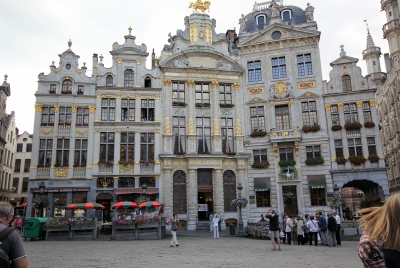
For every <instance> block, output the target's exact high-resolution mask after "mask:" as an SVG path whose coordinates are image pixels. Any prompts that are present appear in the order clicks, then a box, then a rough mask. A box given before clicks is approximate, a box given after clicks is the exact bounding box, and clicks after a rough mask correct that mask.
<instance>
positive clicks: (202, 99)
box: [196, 84, 210, 107]
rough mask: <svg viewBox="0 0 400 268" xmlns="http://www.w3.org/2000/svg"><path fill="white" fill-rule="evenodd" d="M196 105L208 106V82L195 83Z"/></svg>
mask: <svg viewBox="0 0 400 268" xmlns="http://www.w3.org/2000/svg"><path fill="white" fill-rule="evenodd" d="M196 106H197V107H209V106H210V86H209V85H208V84H196Z"/></svg>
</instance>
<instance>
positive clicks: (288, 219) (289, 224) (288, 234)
mask: <svg viewBox="0 0 400 268" xmlns="http://www.w3.org/2000/svg"><path fill="white" fill-rule="evenodd" d="M292 230H293V220H292V219H291V216H289V215H286V229H285V233H286V237H287V241H288V245H291V244H292Z"/></svg>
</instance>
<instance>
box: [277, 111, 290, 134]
mask: <svg viewBox="0 0 400 268" xmlns="http://www.w3.org/2000/svg"><path fill="white" fill-rule="evenodd" d="M275 122H276V130H284V129H290V121H289V106H288V105H285V106H277V107H275Z"/></svg>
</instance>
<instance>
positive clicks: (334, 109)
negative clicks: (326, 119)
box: [331, 105, 340, 126]
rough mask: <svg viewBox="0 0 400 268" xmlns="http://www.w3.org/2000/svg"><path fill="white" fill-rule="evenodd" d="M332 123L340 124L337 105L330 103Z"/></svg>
mask: <svg viewBox="0 0 400 268" xmlns="http://www.w3.org/2000/svg"><path fill="white" fill-rule="evenodd" d="M331 119H332V125H333V126H334V125H340V119H339V110H338V106H337V105H331Z"/></svg>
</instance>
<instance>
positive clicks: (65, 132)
mask: <svg viewBox="0 0 400 268" xmlns="http://www.w3.org/2000/svg"><path fill="white" fill-rule="evenodd" d="M69 135H71V126H58V129H57V136H69Z"/></svg>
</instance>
